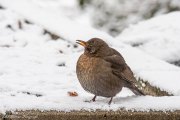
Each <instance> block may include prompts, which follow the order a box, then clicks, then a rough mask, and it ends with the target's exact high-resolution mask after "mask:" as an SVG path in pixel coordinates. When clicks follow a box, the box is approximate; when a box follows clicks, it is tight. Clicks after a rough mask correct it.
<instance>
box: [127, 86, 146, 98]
mask: <svg viewBox="0 0 180 120" xmlns="http://www.w3.org/2000/svg"><path fill="white" fill-rule="evenodd" d="M129 89H130V90H131V91H132V92H133V93H134V94H135V95H142V96H144V95H145V94H144V93H143V92H142V91H141V90H139V89H138V88H137V87H136V86H134V85H133V87H130V88H129Z"/></svg>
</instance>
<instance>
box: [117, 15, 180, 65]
mask: <svg viewBox="0 0 180 120" xmlns="http://www.w3.org/2000/svg"><path fill="white" fill-rule="evenodd" d="M179 21H180V12H173V13H169V14H166V15H162V16H158V17H155V18H152V19H150V20H146V21H143V22H139V23H138V24H136V25H131V26H130V27H129V28H127V29H125V30H124V31H123V32H122V33H121V34H120V35H119V36H118V37H117V39H118V40H120V41H122V42H124V43H127V44H130V45H132V46H133V45H134V46H135V47H137V48H139V49H140V50H143V51H145V52H147V53H148V54H150V55H152V56H155V57H157V58H159V59H162V60H165V61H169V62H174V61H178V60H180V55H179V53H180V46H179V45H180V24H179Z"/></svg>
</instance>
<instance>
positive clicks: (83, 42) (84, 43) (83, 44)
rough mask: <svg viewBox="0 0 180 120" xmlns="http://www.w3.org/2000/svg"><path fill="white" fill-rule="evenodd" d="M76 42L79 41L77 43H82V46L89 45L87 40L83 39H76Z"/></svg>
mask: <svg viewBox="0 0 180 120" xmlns="http://www.w3.org/2000/svg"><path fill="white" fill-rule="evenodd" d="M76 43H77V44H80V45H82V46H84V47H86V46H87V43H86V42H85V41H82V40H76Z"/></svg>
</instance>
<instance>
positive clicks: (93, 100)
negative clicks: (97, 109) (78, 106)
mask: <svg viewBox="0 0 180 120" xmlns="http://www.w3.org/2000/svg"><path fill="white" fill-rule="evenodd" d="M95 101H96V95H95V96H94V97H93V99H92V100H85V101H84V102H89V103H90V102H95Z"/></svg>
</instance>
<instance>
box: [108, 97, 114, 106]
mask: <svg viewBox="0 0 180 120" xmlns="http://www.w3.org/2000/svg"><path fill="white" fill-rule="evenodd" d="M112 99H113V97H111V99H110V101H109V102H108V104H109V105H111V103H112Z"/></svg>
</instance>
